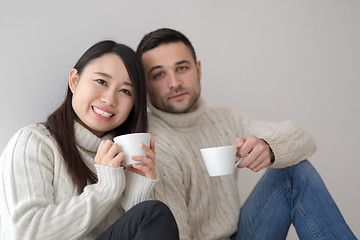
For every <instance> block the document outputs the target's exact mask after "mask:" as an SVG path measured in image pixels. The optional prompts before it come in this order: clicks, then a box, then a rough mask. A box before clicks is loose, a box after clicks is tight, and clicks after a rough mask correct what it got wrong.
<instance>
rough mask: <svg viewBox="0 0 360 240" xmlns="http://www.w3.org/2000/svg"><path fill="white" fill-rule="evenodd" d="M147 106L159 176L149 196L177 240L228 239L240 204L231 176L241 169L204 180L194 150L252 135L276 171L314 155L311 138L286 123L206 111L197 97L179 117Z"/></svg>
mask: <svg viewBox="0 0 360 240" xmlns="http://www.w3.org/2000/svg"><path fill="white" fill-rule="evenodd" d="M148 106H149V109H150V110H151V113H150V114H149V125H150V132H151V133H152V135H153V137H154V139H155V145H156V160H157V173H158V177H159V178H160V180H159V182H158V183H157V184H156V185H155V187H154V192H153V194H152V196H151V198H154V199H159V200H161V201H163V202H165V203H166V204H167V205H168V206H169V207H170V209H171V210H172V212H173V213H174V215H175V218H176V221H177V223H178V226H179V230H180V236H181V239H199V240H208V239H228V238H229V237H230V236H231V235H232V234H233V233H234V232H235V231H237V224H238V220H239V214H240V207H241V203H240V199H239V197H238V196H239V194H238V187H237V185H236V178H237V174H240V172H241V171H238V170H235V174H233V175H228V176H221V177H209V176H208V174H207V171H206V167H205V165H204V162H203V159H202V157H201V153H200V148H204V147H215V146H223V145H231V144H234V142H235V138H236V137H242V136H246V135H249V134H253V135H255V136H257V137H258V138H262V139H264V140H265V141H266V142H267V143H268V144H269V145H270V147H271V148H272V150H273V152H274V155H275V159H276V160H275V164H274V165H272V167H278V168H280V167H286V166H290V165H293V164H296V163H298V162H300V161H301V160H303V159H305V158H308V157H309V156H310V155H312V154H313V153H314V152H315V141H314V139H313V137H312V136H311V135H310V134H308V133H307V132H306V131H304V130H303V129H302V128H300V127H299V126H298V125H297V124H296V123H294V122H292V121H285V122H280V123H269V122H263V121H258V120H254V119H251V118H249V117H247V116H246V115H244V114H241V113H240V112H238V111H235V110H233V109H229V108H206V106H205V103H204V101H203V100H202V99H200V100H199V101H198V103H197V108H196V110H195V111H194V112H191V113H185V114H171V113H165V112H163V111H160V110H158V109H156V108H154V107H153V106H152V105H151V103H149V105H148Z"/></svg>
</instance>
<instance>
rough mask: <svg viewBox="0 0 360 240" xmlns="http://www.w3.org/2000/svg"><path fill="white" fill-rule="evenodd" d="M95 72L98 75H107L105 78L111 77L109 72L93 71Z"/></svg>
mask: <svg viewBox="0 0 360 240" xmlns="http://www.w3.org/2000/svg"><path fill="white" fill-rule="evenodd" d="M95 74H99V75H101V76H104V77H107V78H112V76H111V75H110V74H108V73H105V72H95Z"/></svg>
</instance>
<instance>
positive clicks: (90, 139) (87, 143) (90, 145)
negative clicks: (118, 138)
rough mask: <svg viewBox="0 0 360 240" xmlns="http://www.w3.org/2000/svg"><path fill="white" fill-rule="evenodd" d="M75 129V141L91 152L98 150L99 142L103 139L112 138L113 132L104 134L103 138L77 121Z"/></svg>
mask: <svg viewBox="0 0 360 240" xmlns="http://www.w3.org/2000/svg"><path fill="white" fill-rule="evenodd" d="M74 131H75V141H76V143H77V145H78V146H79V147H81V148H83V149H85V150H87V151H89V152H94V153H96V152H97V149H98V147H99V144H100V142H101V140H103V139H112V138H113V134H111V133H108V134H106V135H104V136H103V137H102V138H99V137H98V136H96V135H95V134H93V133H92V132H90V131H89V130H88V129H87V128H85V127H84V126H82V125H81V124H80V123H78V122H77V121H75V123H74Z"/></svg>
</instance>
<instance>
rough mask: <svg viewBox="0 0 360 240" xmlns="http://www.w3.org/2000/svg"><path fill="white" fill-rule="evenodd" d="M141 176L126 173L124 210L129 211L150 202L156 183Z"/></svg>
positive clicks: (122, 202)
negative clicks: (141, 203) (144, 202)
mask: <svg viewBox="0 0 360 240" xmlns="http://www.w3.org/2000/svg"><path fill="white" fill-rule="evenodd" d="M156 181H158V180H152V179H148V178H146V177H143V176H141V175H139V174H136V173H132V172H126V188H125V191H124V194H123V198H122V201H121V205H122V208H123V209H125V211H128V210H129V209H130V208H132V207H133V206H135V205H136V204H138V203H140V202H142V201H145V200H148V199H149V195H150V192H151V191H152V190H153V187H154V184H155V182H156Z"/></svg>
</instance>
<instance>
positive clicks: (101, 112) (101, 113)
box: [92, 106, 115, 119]
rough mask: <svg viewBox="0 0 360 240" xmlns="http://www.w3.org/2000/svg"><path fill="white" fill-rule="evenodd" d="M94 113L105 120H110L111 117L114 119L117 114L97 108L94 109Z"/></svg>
mask: <svg viewBox="0 0 360 240" xmlns="http://www.w3.org/2000/svg"><path fill="white" fill-rule="evenodd" d="M92 109H93V111H94V112H95V114H97V115H98V116H100V117H102V118H104V119H110V118H111V117H113V116H114V115H115V114H113V113H111V112H108V111H105V110H102V109H100V108H97V107H94V106H93V107H92Z"/></svg>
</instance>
